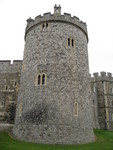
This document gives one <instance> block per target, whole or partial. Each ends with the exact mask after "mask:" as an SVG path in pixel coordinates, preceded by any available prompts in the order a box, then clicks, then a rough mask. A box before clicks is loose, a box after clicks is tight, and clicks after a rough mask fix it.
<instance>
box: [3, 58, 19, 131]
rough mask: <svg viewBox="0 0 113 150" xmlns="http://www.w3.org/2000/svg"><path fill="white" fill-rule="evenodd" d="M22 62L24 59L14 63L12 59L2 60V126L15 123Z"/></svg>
mask: <svg viewBox="0 0 113 150" xmlns="http://www.w3.org/2000/svg"><path fill="white" fill-rule="evenodd" d="M21 64H22V61H14V62H13V64H11V63H10V61H0V124H1V125H2V126H3V124H4V123H5V124H7V123H8V124H14V119H15V110H16V103H17V97H18V90H19V82H20V73H21ZM2 126H1V127H0V128H1V130H2ZM4 126H5V125H4ZM5 127H6V126H5ZM6 128H7V127H6Z"/></svg>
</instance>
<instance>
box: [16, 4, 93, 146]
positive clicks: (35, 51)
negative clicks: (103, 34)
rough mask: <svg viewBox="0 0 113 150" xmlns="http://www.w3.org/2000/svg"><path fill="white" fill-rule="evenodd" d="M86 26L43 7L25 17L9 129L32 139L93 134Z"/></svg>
mask: <svg viewBox="0 0 113 150" xmlns="http://www.w3.org/2000/svg"><path fill="white" fill-rule="evenodd" d="M87 42H88V35H87V27H86V24H85V23H83V22H81V21H80V20H79V19H78V18H77V17H71V15H70V14H67V13H64V15H61V7H60V6H56V5H55V7H54V14H51V13H46V14H44V15H43V16H37V17H36V18H35V19H34V20H33V19H31V18H30V19H28V20H27V27H26V31H25V50H24V59H23V67H22V72H21V79H20V80H21V81H20V92H19V97H18V104H17V111H16V119H15V125H14V128H13V135H14V136H16V137H17V138H18V139H21V140H25V141H31V142H36V143H50V144H56V143H57V144H77V143H87V142H91V141H93V140H94V133H93V129H92V114H91V104H90V99H89V70H88V51H87Z"/></svg>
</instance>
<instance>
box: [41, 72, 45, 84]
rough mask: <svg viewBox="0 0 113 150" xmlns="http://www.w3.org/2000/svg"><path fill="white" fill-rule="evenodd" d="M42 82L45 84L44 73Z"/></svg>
mask: <svg viewBox="0 0 113 150" xmlns="http://www.w3.org/2000/svg"><path fill="white" fill-rule="evenodd" d="M42 84H45V74H43V75H42Z"/></svg>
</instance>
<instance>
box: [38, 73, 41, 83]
mask: <svg viewBox="0 0 113 150" xmlns="http://www.w3.org/2000/svg"><path fill="white" fill-rule="evenodd" d="M40 83H41V75H38V85H40Z"/></svg>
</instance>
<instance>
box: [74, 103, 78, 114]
mask: <svg viewBox="0 0 113 150" xmlns="http://www.w3.org/2000/svg"><path fill="white" fill-rule="evenodd" d="M74 115H75V116H78V103H77V102H75V103H74Z"/></svg>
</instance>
